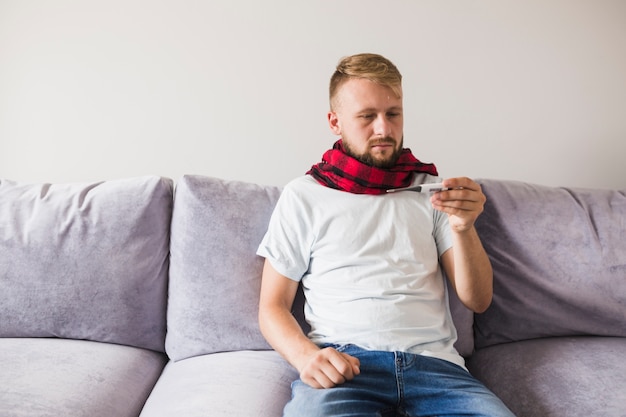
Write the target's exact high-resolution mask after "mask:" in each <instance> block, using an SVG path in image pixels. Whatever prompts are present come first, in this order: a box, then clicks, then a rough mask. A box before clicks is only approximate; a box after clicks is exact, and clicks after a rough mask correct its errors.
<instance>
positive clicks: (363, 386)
mask: <svg viewBox="0 0 626 417" xmlns="http://www.w3.org/2000/svg"><path fill="white" fill-rule="evenodd" d="M335 348H336V349H337V350H338V351H340V352H344V353H347V354H348V355H352V356H354V357H357V358H358V359H359V360H360V361H361V373H360V374H359V375H357V376H356V377H355V378H354V379H353V380H351V381H348V382H346V383H344V384H341V385H338V386H336V387H335V388H330V389H315V388H311V387H310V386H308V385H306V384H305V383H303V382H302V381H300V380H297V381H295V382H294V383H293V384H292V399H291V401H290V402H289V403H288V404H287V406H286V407H285V411H284V416H285V417H287V416H293V417H314V416H319V417H330V416H337V417H339V416H341V417H348V416H358V417H370V416H371V417H392V416H403V417H409V416H410V417H419V416H424V417H426V416H428V417H433V416H485V417H500V416H502V417H505V416H506V417H514V415H513V413H511V412H510V411H509V410H508V409H507V408H506V406H505V405H504V404H503V403H502V401H500V399H498V398H497V397H496V396H495V395H494V394H493V393H492V392H491V391H489V390H488V389H487V388H486V387H485V386H484V385H483V384H481V383H480V382H479V381H478V380H476V379H475V378H474V377H473V376H471V375H470V373H469V372H467V371H466V370H465V369H463V368H461V367H459V366H457V365H455V364H453V363H451V362H448V361H445V360H442V359H436V358H431V357H426V356H422V355H414V354H410V353H404V352H381V351H368V350H364V349H362V348H359V347H357V346H354V345H346V346H341V347H335Z"/></svg>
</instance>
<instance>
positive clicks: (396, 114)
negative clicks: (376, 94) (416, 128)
mask: <svg viewBox="0 0 626 417" xmlns="http://www.w3.org/2000/svg"><path fill="white" fill-rule="evenodd" d="M398 116H400V113H387V117H398Z"/></svg>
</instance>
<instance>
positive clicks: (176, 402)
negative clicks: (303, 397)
mask: <svg viewBox="0 0 626 417" xmlns="http://www.w3.org/2000/svg"><path fill="white" fill-rule="evenodd" d="M297 377H298V374H297V372H296V371H295V370H294V369H293V368H292V367H291V366H290V365H289V364H287V362H285V361H284V360H283V359H282V358H281V357H280V356H279V355H278V353H276V352H274V351H239V352H222V353H213V354H209V355H203V356H196V357H192V358H189V359H184V360H180V361H178V362H175V361H170V362H169V363H168V364H167V366H166V367H165V370H164V371H163V375H162V376H161V378H160V379H159V382H158V383H157V385H156V387H155V388H154V391H153V393H152V394H151V395H150V398H149V399H148V401H147V402H146V406H145V407H144V409H143V411H142V413H141V417H171V416H185V417H196V416H198V417H200V416H202V417H204V416H212V417H221V416H223V417H233V416H237V417H253V416H254V417H265V416H267V417H276V416H280V415H282V410H283V408H284V406H285V404H286V403H287V401H289V399H290V398H291V382H292V381H293V380H295V379H296V378H297Z"/></svg>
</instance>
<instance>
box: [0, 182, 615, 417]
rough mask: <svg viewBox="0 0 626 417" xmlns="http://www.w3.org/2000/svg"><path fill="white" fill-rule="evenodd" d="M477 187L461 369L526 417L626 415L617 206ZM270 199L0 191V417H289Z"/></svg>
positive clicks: (57, 188) (132, 191)
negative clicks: (477, 247)
mask: <svg viewBox="0 0 626 417" xmlns="http://www.w3.org/2000/svg"><path fill="white" fill-rule="evenodd" d="M480 182H481V184H482V186H483V190H484V192H485V194H486V195H487V198H488V202H487V205H486V207H485V212H484V213H483V215H482V216H481V217H480V218H479V222H478V224H477V228H478V231H479V233H480V235H481V237H482V239H483V243H484V245H485V248H486V250H487V252H488V253H489V256H490V258H491V261H492V263H493V267H494V274H495V283H494V289H495V294H494V300H493V304H492V306H491V307H490V308H489V309H488V310H487V311H486V312H485V313H484V314H480V315H473V314H471V313H470V312H469V311H468V310H466V309H464V308H463V307H462V306H461V305H460V303H459V302H458V300H457V299H455V298H454V297H452V298H451V300H450V304H451V308H452V311H453V316H454V320H455V324H456V326H457V328H458V333H459V340H458V342H457V348H458V350H459V351H460V352H461V353H462V354H463V355H464V356H465V357H466V358H467V365H468V368H469V369H470V370H471V371H472V372H473V373H474V374H475V375H476V376H477V377H478V378H480V379H481V380H483V381H484V382H485V383H486V384H487V385H488V386H489V387H490V388H491V389H492V390H493V391H495V393H496V394H497V395H499V396H500V397H501V398H502V399H503V400H504V402H505V403H506V404H507V405H508V406H509V407H510V408H511V409H512V411H513V412H514V413H515V414H516V415H518V416H567V417H572V416H584V417H589V416H626V361H625V358H626V193H625V192H624V191H622V192H618V191H607V190H583V189H565V188H552V187H544V186H538V185H532V184H526V183H520V182H513V181H498V180H481V181H480ZM279 194H280V189H279V188H278V187H272V186H261V185H256V184H250V183H242V182H236V181H226V180H221V179H217V178H208V177H202V176H185V177H183V178H181V179H180V180H179V181H178V182H177V183H176V184H174V183H173V181H172V180H170V179H166V178H158V177H140V178H129V179H123V180H112V181H105V182H100V183H89V184H52V185H51V184H20V183H15V182H12V181H7V180H2V181H0V288H1V291H0V416H2V417H4V416H11V417H13V416H86V417H87V416H88V417H100V416H102V417H118V416H141V417H155V416H185V417H193V416H279V415H281V410H282V408H283V406H284V404H285V403H286V402H287V401H288V399H289V396H290V384H291V382H292V380H294V379H295V378H296V377H297V374H296V372H295V371H294V370H293V369H292V368H291V367H290V366H289V365H288V364H287V363H285V362H284V361H283V360H282V359H281V358H280V357H279V356H278V354H276V353H275V352H273V351H272V350H271V349H270V348H269V346H268V345H267V343H266V342H265V340H264V339H263V337H262V336H261V334H260V332H259V330H258V325H257V308H258V293H259V287H260V275H261V268H262V262H263V261H262V259H260V258H258V257H257V256H256V255H255V251H256V247H257V244H258V243H259V241H260V239H261V237H262V235H263V233H264V232H265V227H266V225H267V222H268V219H269V216H270V214H271V212H272V208H273V206H274V204H275V202H276V199H277V198H278V196H279ZM294 314H296V315H297V317H298V319H299V320H300V322H301V323H302V325H303V327H306V324H305V323H304V321H303V319H302V298H301V296H299V298H298V300H297V303H296V305H295V306H294Z"/></svg>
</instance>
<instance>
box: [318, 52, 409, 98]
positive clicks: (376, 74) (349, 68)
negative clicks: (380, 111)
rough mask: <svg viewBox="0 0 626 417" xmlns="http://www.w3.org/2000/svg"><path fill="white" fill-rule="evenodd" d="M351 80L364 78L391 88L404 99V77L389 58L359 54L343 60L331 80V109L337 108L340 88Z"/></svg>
mask: <svg viewBox="0 0 626 417" xmlns="http://www.w3.org/2000/svg"><path fill="white" fill-rule="evenodd" d="M351 78H364V79H367V80H370V81H372V82H375V83H378V84H381V85H384V86H386V87H389V88H391V90H392V91H393V92H394V93H395V94H396V96H397V97H402V75H401V74H400V71H398V68H396V66H395V65H394V64H393V63H392V62H391V61H389V60H388V59H387V58H385V57H383V56H381V55H377V54H357V55H351V56H347V57H345V58H342V59H341V61H339V64H337V68H336V70H335V73H334V74H333V75H332V77H331V78H330V87H329V98H330V108H331V109H333V108H334V107H335V104H336V103H335V96H336V95H337V91H338V90H339V87H341V85H342V84H343V83H345V82H346V81H348V80H349V79H351Z"/></svg>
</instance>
